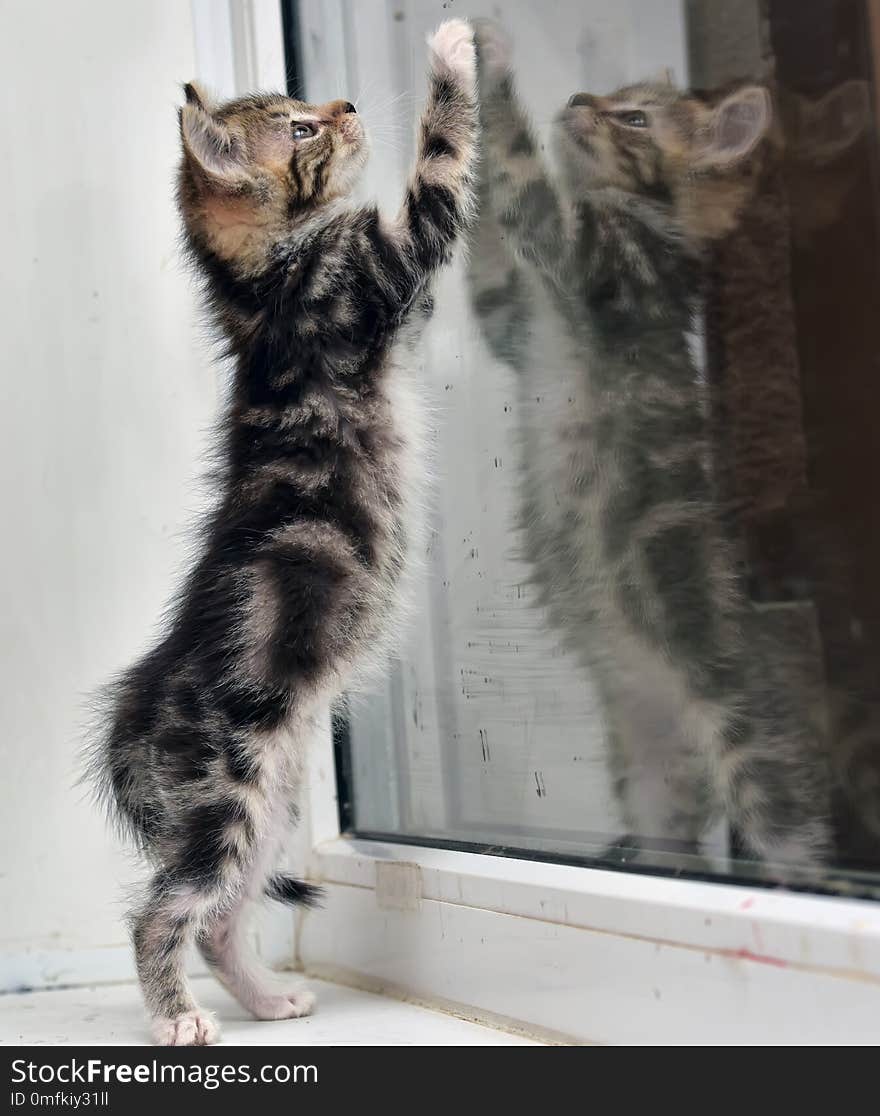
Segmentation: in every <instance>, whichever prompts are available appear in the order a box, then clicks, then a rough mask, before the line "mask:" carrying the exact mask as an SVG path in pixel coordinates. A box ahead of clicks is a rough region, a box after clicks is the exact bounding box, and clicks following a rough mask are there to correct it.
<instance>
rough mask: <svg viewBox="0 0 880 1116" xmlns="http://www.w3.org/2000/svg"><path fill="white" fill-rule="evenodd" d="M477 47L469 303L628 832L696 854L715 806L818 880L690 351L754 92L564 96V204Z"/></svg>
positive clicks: (747, 175) (813, 828)
mask: <svg viewBox="0 0 880 1116" xmlns="http://www.w3.org/2000/svg"><path fill="white" fill-rule="evenodd" d="M477 48H478V58H479V66H478V69H479V77H480V103H481V119H482V124H483V134H482V143H483V153H484V158H483V160H482V163H481V166H482V178H481V181H480V184H479V187H478V192H479V196H480V199H481V202H482V205H483V209H482V210H481V213H480V219H479V226H478V229H477V231H476V234H475V236H476V240H477V243H478V244H481V245H482V248H481V250H480V251H478V252H475V253H474V254H473V256H472V260H471V270H470V284H471V292H472V302H473V307H474V311H475V313H476V315H477V317H478V318H479V320H480V322H481V325H482V327H483V330H484V333H485V336H486V339H487V341H488V343H489V345H490V347H491V348H492V349H493V351H494V352H495V353H496V355H498V356H499V357H501V358H502V359H503V360H505V361H506V362H507V363H508V364H509V365H511V366H512V367H513V368H514V369H515V370H516V372H517V374H518V382H519V385H520V396H521V414H522V416H523V419H522V431H521V434H522V439H521V440H522V448H523V475H522V492H523V501H522V503H523V515H522V518H523V529H524V530H523V536H524V540H525V548H526V556H527V558H528V560H529V562H530V564H531V566H532V568H533V571H534V577H535V580H536V582H537V584H538V585H539V586H540V588H541V591H542V597H543V603H544V605H545V606H546V608H547V610H548V613H549V616H550V618H551V621H552V622H553V624H554V625H555V626H556V628H557V629H558V630H559V631H560V632H561V633H562V634H563V636H564V637H565V639H566V641H567V643H568V645H569V646H570V647H571V648H572V649H573V650H574V651H575V652H576V653H577V654H578V655H579V657H580V659H581V661H582V663H583V664H584V666H585V668H586V669H587V670H588V671H589V673H590V674H591V676H592V678H593V679H594V680H595V683H596V685H597V688H598V690H599V693H600V697H601V700H602V703H603V707H604V713H605V719H606V723H607V735H608V747H609V756H610V763H611V769H612V773H613V776H614V778H615V784H616V787H617V792H618V795H619V797H620V799H621V803H622V807H623V811H624V815H625V821H626V824H627V827H628V828H629V829H630V831H631V832H633V833H636V834H639V835H640V836H641V837H643V838H648V839H652V840H659V841H661V842H668V841H670V840H671V841H673V842H675V843H676V844H678V845H679V847H681V845H684V847H687V848H691V849H692V848H693V847H694V846H695V845H697V844H698V842H699V840H700V838H701V837H702V836H703V834H704V833H705V832H706V830H707V829H708V828H709V825H710V823H711V822H712V821H713V819H714V818H715V817H716V816H717V814H718V812H719V811H720V810H721V809H722V808H723V809H724V810H725V811H726V814H727V816H728V818H729V819H730V821H731V822H732V823H733V825H734V826H735V828H736V830H737V831H738V833H739V834H740V836H741V838H742V840H743V842H744V844H745V846H746V849H747V852H748V853H749V854H750V855H751V856H754V857H758V858H761V859H763V860H765V861H770V862H779V863H783V864H786V865H787V866H788V868H787V870H791V866H792V865H797V866H808V865H812V864H814V863H817V862H819V861H821V859H822V858H823V857H824V855H825V854H826V851H827V848H828V844H829V834H828V826H827V812H828V802H827V795H826V789H827V784H826V781H825V779H824V778H823V773H822V770H821V767H820V764H819V745H818V741H817V734H816V731H815V728H814V725H813V724H812V722H811V721H810V719H809V717H808V716H807V715H806V712H805V711H804V710H802V709H801V708H799V706H798V701H797V696H796V694H794V693H793V692H792V691H791V690H790V689H789V687H788V686H787V684H786V683H787V672H786V667H785V653H784V649H781V648H778V647H774V646H768V645H767V641H766V638H765V637H764V634H763V633H762V632H761V630H760V626H759V625H758V624H757V623H756V618H755V616H754V614H753V613H752V611H751V609H750V607H749V605H748V602H747V600H746V597H745V594H744V591H743V588H742V586H741V585H740V582H739V578H738V574H737V566H736V548H735V546H734V545H733V542H732V541H731V539H730V538H729V537H728V533H727V527H726V524H725V521H724V518H723V517H722V514H721V508H720V503H719V498H718V494H717V491H716V485H715V479H714V476H713V443H712V440H711V436H710V429H709V422H708V413H707V412H708V407H707V400H706V398H705V396H704V385H703V384H702V382H701V379H700V377H699V375H698V372H697V369H696V367H695V365H694V361H693V357H692V352H691V347H690V344H689V331H690V329H691V325H692V318H693V311H694V308H695V305H696V301H697V296H698V277H699V271H700V252H701V249H702V247H703V245H704V244H705V243H706V242H707V240H708V239H710V238H712V237H716V236H720V235H723V234H724V233H725V232H726V231H728V230H729V229H730V228H732V227H733V226H734V224H735V222H736V218H737V214H738V212H739V209H740V207H741V205H742V204H743V202H744V200H745V199H746V197H747V196H748V191H749V188H750V186H749V184H750V183H751V181H752V177H753V169H752V168H751V167H750V161H749V159H748V158H747V156H748V155H750V154H751V152H752V150H753V149H754V148H755V146H756V145H757V144H758V142H759V141H760V139H761V138H762V136H763V134H764V131H765V130H766V127H767V125H768V123H769V115H768V101H767V97H766V94H765V93H764V91H763V90H760V89H757V88H754V87H751V88H746V89H743V90H737V91H734V92H733V93H731V94H730V95H729V96H728V97H727V98H719V99H717V100H715V101H713V100H711V99H709V98H700V97H696V96H693V95H687V94H682V93H680V92H678V91H676V90H674V89H672V88H670V87H665V86H635V87H631V88H629V89H625V90H621V91H620V92H618V93H616V94H614V95H613V96H611V97H609V98H600V97H594V96H592V95H588V94H577V95H575V96H574V97H572V99H571V101H570V102H569V105H568V106H567V108H566V109H565V110H564V111H563V112H562V114H561V115H560V117H559V120H558V125H557V134H558V143H559V154H560V163H561V165H562V167H563V168H564V175H565V177H564V183H563V189H562V190H560V189H559V188H557V186H556V184H555V183H553V182H552V181H551V180H550V178H549V176H548V175H547V173H546V171H545V169H544V168H543V166H542V164H541V161H540V157H539V153H538V147H537V144H536V143H535V141H534V138H533V136H532V132H531V129H530V126H529V122H528V119H527V117H526V115H525V113H524V112H523V110H522V109H521V107H520V106H519V104H518V102H517V99H516V96H515V92H514V82H513V76H512V73H511V71H510V68H509V61H508V58H509V48H508V46H507V44H506V42H505V41H504V39H503V36H502V34H501V32H500V31H499V30H498V29H497V28H496V27H494V26H493V25H491V24H483V25H480V28H479V30H478V35H477Z"/></svg>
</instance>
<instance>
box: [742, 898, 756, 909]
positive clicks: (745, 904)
mask: <svg viewBox="0 0 880 1116" xmlns="http://www.w3.org/2000/svg"><path fill="white" fill-rule="evenodd" d="M754 905H755V900H754V899H743V901H742V902H741V903H740V905H739V909H740V910H741V911H749V910H751V909H752V907H754Z"/></svg>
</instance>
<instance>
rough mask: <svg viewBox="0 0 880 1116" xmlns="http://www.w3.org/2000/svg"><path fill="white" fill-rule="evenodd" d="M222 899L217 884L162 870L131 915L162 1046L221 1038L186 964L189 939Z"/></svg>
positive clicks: (203, 1043) (145, 991)
mask: <svg viewBox="0 0 880 1116" xmlns="http://www.w3.org/2000/svg"><path fill="white" fill-rule="evenodd" d="M217 902H218V894H217V892H216V890H215V889H213V888H210V887H200V886H198V885H196V884H193V883H185V882H180V881H174V880H173V879H172V878H171V877H170V876H169V874H168V873H166V872H164V871H160V872H158V873H157V875H156V876H155V878H154V879H153V881H152V883H151V885H150V888H149V892H148V895H147V898H146V900H145V902H144V903H143V905H142V906H141V908H140V910H139V911H138V912H137V913H136V914H135V916H134V917H133V919H132V937H133V941H134V949H135V960H136V964H137V971H138V977H139V979H140V983H141V988H142V990H143V994H144V1002H145V1004H146V1007H147V1010H148V1012H149V1013H150V1015H151V1016H152V1028H151V1030H152V1036H153V1041H154V1042H156V1043H158V1044H159V1045H160V1046H208V1045H210V1044H211V1043H214V1042H216V1041H217V1039H218V1038H219V1035H220V1032H219V1028H218V1026H217V1023H216V1021H215V1020H214V1017H213V1016H212V1015H211V1014H210V1012H206V1011H204V1010H202V1009H201V1008H200V1007H199V1006H198V1004H197V1003H196V1001H195V1000H194V999H193V996H192V993H191V992H190V988H189V984H188V982H187V979H186V973H185V972H184V967H183V958H184V952H185V949H186V946H187V944H188V942H189V941H190V940H191V939H192V937H193V935H194V933H195V929H196V927H197V926H198V924H199V923H200V921H201V920H202V919H203V918H204V916H205V912H206V910H207V909H210V908H211V907H212V906H215V905H216V904H217Z"/></svg>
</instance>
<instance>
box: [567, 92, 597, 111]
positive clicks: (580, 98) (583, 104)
mask: <svg viewBox="0 0 880 1116" xmlns="http://www.w3.org/2000/svg"><path fill="white" fill-rule="evenodd" d="M595 104H596V98H595V97H592V96H590V94H589V93H573V94H572V95H571V96H570V97H569V98H568V107H569V108H594V107H595Z"/></svg>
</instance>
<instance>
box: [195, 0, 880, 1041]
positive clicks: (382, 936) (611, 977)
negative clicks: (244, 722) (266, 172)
mask: <svg viewBox="0 0 880 1116" xmlns="http://www.w3.org/2000/svg"><path fill="white" fill-rule="evenodd" d="M201 3H202V0H193V10H194V14H195V13H196V12H197V10H198V9H199V7H200V5H201ZM297 6H298V8H299V17H300V20H301V21H302V26H305V27H307V28H308V31H309V34H310V36H311V38H312V41H313V42H315V41H317V42H319V43H320V45H321V47H322V51H321V57H320V58H319V59H318V60H317V65H318V66H323V67H325V68H327V67H329V66H330V65H331V60H332V59H334V58H335V59H340V60H342V62H343V64H344V65H346V66H347V65H348V60H349V54H350V44H351V42H352V41H359V40H357V39H354V40H353V39H352V36H353V35H355V36H356V35H358V34H359V33H361V32H363V31H364V28H366V27H368V26H370V24H371V21H372V26H373V28H374V31H373V35H374V36H375V34H376V32H375V28H376V27H377V26H378V24H379V22H380V21H379V20H376V19H375V16H376V12H375V11H372V10H371V9H372V7H373V5H372V4H366V3H362V2H361V3H359V4H358V5H354V4H353V3H351V2H349V0H299V4H298V5H297ZM382 8H383V14H384V5H382ZM368 9H369V10H368ZM202 14H203V16H204V15H205V13H202ZM204 23H205V21H204V20H203V25H204ZM280 34H281V12H280V6H279V4H278V2H277V0H230V19H229V27H228V29H226V31H225V33H224V35H223V36H220V37H219V38H218V37H217V36H216V33H214V34H213V37H211V36H210V35H209V36H208V37H207V38H205V37H204V36H203V37H202V42H203V45H204V49H203V50H202V51H201V52H200V62H204V63H205V65H206V67H207V68H208V69H209V71H211V72H209V73H207V74H203V76H204V77H207V78H209V79H210V78H211V76H212V73H217V74H221V75H222V74H223V73H232V74H235V75H236V79H237V81H239V82H243V83H244V84H249V85H252V86H254V87H262V88H267V87H272V86H277V85H278V84H279V81H280V80H283V73H284V70H283V58H282V60H281V62H280V64H279V50H280V39H279V36H280ZM316 35H317V37H318V38H317V39H315V36H316ZM197 38H198V29H197ZM389 50H390V46H389V44H388V43H387V42H386V43H385V47H384V51H380V54H381V55H382V57H383V58H385V59H386V60H387V52H388V51H389ZM303 64H304V66H305V71H306V74H305V77H306V81H307V82H308V80H309V73H308V69H309V62H308V60H303ZM314 64H315V63H312V65H314ZM279 65H280V67H281V68H280V69H279ZM301 813H302V817H301V824H300V826H299V828H298V830H297V833H296V836H295V839H294V843H293V846H292V848H291V853H290V861H291V864H293V865H295V866H296V868H297V869H298V871H299V873H300V874H304V875H306V876H307V877H308V878H309V879H310V880H312V881H315V882H318V883H320V884H322V886H323V887H324V889H325V892H326V897H325V902H324V905H323V908H321V909H319V910H314V911H301V912H298V913H297V915H296V916H295V927H294V941H295V954H296V963H297V966H298V967H299V968H301V969H303V970H304V971H305V972H306V973H308V974H312V975H315V976H320V977H325V978H330V979H333V980H336V981H341V982H345V983H350V984H354V985H357V986H358V987H362V988H367V989H373V990H380V991H383V992H385V993H386V994H392V995H396V996H400V997H403V998H407V999H415V1000H418V1001H423V1002H425V1003H428V1004H430V1005H432V1006H435V1007H443V1008H446V1009H449V1010H452V1011H454V1012H456V1013H457V1014H461V1015H465V1016H467V1017H469V1018H475V1019H480V1020H484V1021H488V1022H494V1023H499V1024H501V1025H503V1026H505V1027H512V1028H515V1029H522V1030H525V1031H528V1032H529V1033H532V1034H538V1035H541V1036H544V1037H545V1038H547V1039H548V1040H549V1041H559V1042H563V1043H638V1044H641V1043H644V1044H657V1045H660V1044H695V1045H708V1044H716V1043H721V1044H734V1043H736V1044H760V1043H774V1044H786V1043H793V1044H799V1045H802V1044H826V1043H827V1044H835V1045H838V1044H854V1045H855V1044H871V1043H874V1042H877V1041H878V1040H880V1023H878V1016H877V1002H878V986H880V906H878V905H877V904H874V903H871V902H868V901H865V900H859V899H849V898H843V897H832V896H819V895H809V894H799V893H793V892H789V891H785V890H771V889H767V888H764V887H755V886H749V885H748V884H744V883H726V882H704V881H697V880H685V879H673V878H668V877H663V876H657V875H641V874H637V873H635V872H630V871H625V872H624V871H616V870H613V869H600V868H591V867H576V866H571V865H565V864H554V863H548V862H545V861H536V860H528V859H518V858H515V857H508V856H491V855H486V854H484V853H479V852H462V851H453V850H450V849H441V848H432V847H425V846H417V845H411V844H406V843H405V842H403V841H400V842H396V841H390V840H382V841H377V840H368V839H362V838H358V837H353V836H351V835H347V834H345V833H343V832H342V831H341V829H340V822H339V802H338V790H337V776H336V755H335V748H334V739H333V732H332V729H331V722H330V717H329V715H326V716H324V717H322V718H321V720H320V723H319V724H318V725H317V726H316V730H315V732H314V733H313V735H312V738H311V739H310V741H309V743H308V746H307V751H306V755H305V757H304V776H303V802H302V810H301Z"/></svg>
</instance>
